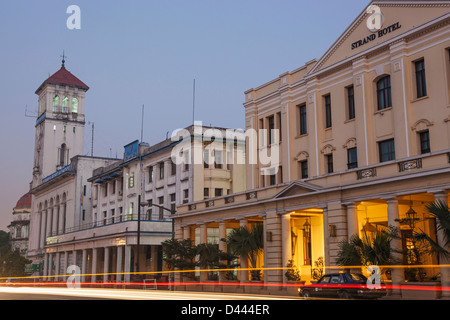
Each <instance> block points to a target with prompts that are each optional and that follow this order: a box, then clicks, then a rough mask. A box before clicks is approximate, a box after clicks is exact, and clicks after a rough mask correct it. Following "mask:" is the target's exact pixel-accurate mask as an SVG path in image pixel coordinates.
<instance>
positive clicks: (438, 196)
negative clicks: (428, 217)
mask: <svg viewBox="0 0 450 320" xmlns="http://www.w3.org/2000/svg"><path fill="white" fill-rule="evenodd" d="M434 199H435V201H440V202H443V203H444V204H446V205H447V206H448V195H447V192H446V191H442V192H438V193H435V194H434ZM436 223H437V228H438V230H437V242H438V244H439V246H441V247H442V248H445V249H446V250H447V251H450V247H449V246H446V241H445V240H446V239H445V234H444V231H443V230H439V219H436ZM439 265H440V272H441V286H442V287H446V288H449V287H450V267H449V265H450V259H449V258H448V257H445V256H442V255H440V256H439ZM441 298H444V299H450V292H448V291H445V290H443V291H442V292H441Z"/></svg>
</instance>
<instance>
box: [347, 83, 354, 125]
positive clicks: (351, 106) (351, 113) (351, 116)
mask: <svg viewBox="0 0 450 320" xmlns="http://www.w3.org/2000/svg"><path fill="white" fill-rule="evenodd" d="M347 102H348V120H351V119H355V89H354V87H353V86H350V87H348V88H347Z"/></svg>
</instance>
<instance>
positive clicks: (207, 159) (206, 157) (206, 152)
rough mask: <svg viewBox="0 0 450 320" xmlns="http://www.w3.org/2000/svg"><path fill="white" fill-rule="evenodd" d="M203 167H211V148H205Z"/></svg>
mask: <svg viewBox="0 0 450 320" xmlns="http://www.w3.org/2000/svg"><path fill="white" fill-rule="evenodd" d="M203 168H205V169H208V168H209V150H208V149H205V150H203Z"/></svg>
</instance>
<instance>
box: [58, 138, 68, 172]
mask: <svg viewBox="0 0 450 320" xmlns="http://www.w3.org/2000/svg"><path fill="white" fill-rule="evenodd" d="M66 151H67V147H66V144H65V143H63V144H62V145H61V148H60V149H59V165H60V166H61V167H63V166H64V164H65V163H66V161H65V157H66Z"/></svg>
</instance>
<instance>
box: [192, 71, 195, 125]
mask: <svg viewBox="0 0 450 320" xmlns="http://www.w3.org/2000/svg"><path fill="white" fill-rule="evenodd" d="M194 123H195V79H194V87H193V92H192V125H194Z"/></svg>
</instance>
